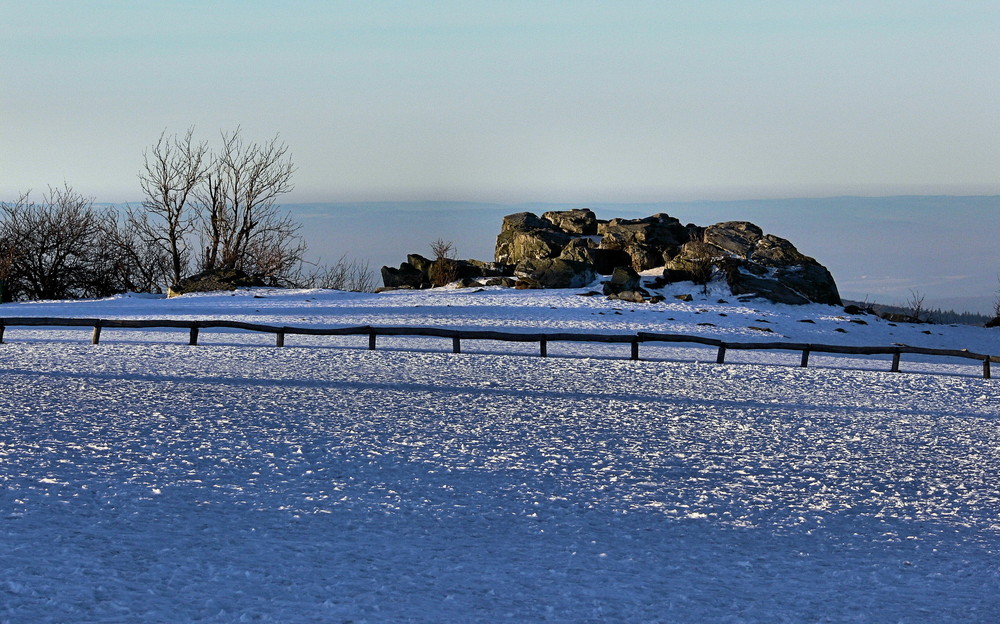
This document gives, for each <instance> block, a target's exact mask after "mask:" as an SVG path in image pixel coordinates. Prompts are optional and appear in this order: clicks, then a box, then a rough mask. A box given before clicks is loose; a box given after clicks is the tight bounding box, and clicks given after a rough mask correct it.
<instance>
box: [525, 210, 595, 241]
mask: <svg viewBox="0 0 1000 624" xmlns="http://www.w3.org/2000/svg"><path fill="white" fill-rule="evenodd" d="M529 214H530V213H529ZM542 218H543V219H545V220H546V221H548V222H549V223H551V224H552V225H554V226H555V227H556V229H558V230H560V231H562V232H565V233H567V234H573V235H576V236H593V235H594V234H597V215H595V214H594V211H593V210H588V209H586V208H577V209H576V210H553V211H550V212H546V213H544V214H543V215H542Z"/></svg>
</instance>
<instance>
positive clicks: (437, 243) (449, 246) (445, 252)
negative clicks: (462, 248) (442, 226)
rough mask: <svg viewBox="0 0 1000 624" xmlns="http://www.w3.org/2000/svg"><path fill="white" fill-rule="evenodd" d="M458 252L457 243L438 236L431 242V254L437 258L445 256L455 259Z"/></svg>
mask: <svg viewBox="0 0 1000 624" xmlns="http://www.w3.org/2000/svg"><path fill="white" fill-rule="evenodd" d="M456 253H457V250H456V249H455V243H453V242H451V241H446V240H444V239H443V238H438V239H436V240H434V241H433V242H431V254H432V255H433V256H434V259H435V260H441V259H444V258H448V259H450V260H454V259H455V255H456Z"/></svg>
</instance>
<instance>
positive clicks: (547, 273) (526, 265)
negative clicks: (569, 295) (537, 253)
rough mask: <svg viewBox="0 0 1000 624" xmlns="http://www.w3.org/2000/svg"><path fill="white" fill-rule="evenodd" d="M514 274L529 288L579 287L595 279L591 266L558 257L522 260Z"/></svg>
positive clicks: (595, 275) (595, 274)
mask: <svg viewBox="0 0 1000 624" xmlns="http://www.w3.org/2000/svg"><path fill="white" fill-rule="evenodd" d="M514 274H515V275H516V276H517V278H518V280H519V281H520V282H523V283H525V284H527V285H528V286H527V287H529V288H581V287H583V286H586V285H587V284H590V283H591V282H593V281H594V280H595V279H597V273H596V272H595V271H594V267H593V266H591V265H589V264H587V263H585V262H575V261H573V260H561V259H558V258H541V259H533V260H522V261H521V262H520V263H518V265H517V268H516V269H515V270H514Z"/></svg>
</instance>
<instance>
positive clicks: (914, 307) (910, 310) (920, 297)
mask: <svg viewBox="0 0 1000 624" xmlns="http://www.w3.org/2000/svg"><path fill="white" fill-rule="evenodd" d="M905 307H906V313H907V315H908V316H909V317H910V318H911V319H913V322H915V323H930V322H931V318H930V314H929V312H928V310H927V308H925V307H924V294H923V293H921V292H920V291H919V290H916V289H913V288H911V289H910V297H909V298H908V299H907V300H906V306H905Z"/></svg>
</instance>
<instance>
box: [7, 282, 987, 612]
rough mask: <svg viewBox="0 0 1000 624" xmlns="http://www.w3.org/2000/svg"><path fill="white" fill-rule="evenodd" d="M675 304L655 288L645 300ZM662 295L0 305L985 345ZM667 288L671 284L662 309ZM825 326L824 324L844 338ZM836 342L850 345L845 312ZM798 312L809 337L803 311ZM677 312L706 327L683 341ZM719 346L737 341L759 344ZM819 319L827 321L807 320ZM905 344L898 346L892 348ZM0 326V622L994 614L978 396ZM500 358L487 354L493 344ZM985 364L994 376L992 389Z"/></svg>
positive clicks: (324, 344) (98, 312) (699, 368)
mask: <svg viewBox="0 0 1000 624" xmlns="http://www.w3.org/2000/svg"><path fill="white" fill-rule="evenodd" d="M675 288H676V287H675ZM680 292H681V290H677V292H673V291H667V292H666V293H665V294H667V296H668V300H667V302H665V303H662V304H655V305H635V304H623V303H622V302H611V301H607V300H605V299H604V298H603V297H579V296H576V295H575V294H574V292H573V291H569V292H566V291H564V292H544V291H528V292H519V291H505V290H493V289H487V290H485V291H481V292H474V291H472V290H468V289H466V290H447V289H443V290H434V291H425V292H394V293H383V294H379V295H373V294H348V293H339V292H325V291H290V292H279V291H270V290H250V291H238V292H237V293H235V294H221V295H197V296H185V297H181V298H177V299H171V300H162V299H145V298H140V297H119V298H115V299H111V300H105V301H93V302H43V303H32V304H11V305H7V304H5V305H3V306H0V317H15V316H66V317H70V316H72V317H87V318H186V319H187V318H229V319H234V320H246V321H254V322H262V323H269V324H274V325H319V326H342V325H365V324H370V325H383V326H385V325H421V326H436V327H453V328H458V327H466V328H487V329H505V330H514V331H537V330H588V331H607V332H635V331H663V332H675V333H685V332H686V333H697V334H698V335H703V336H712V337H718V338H724V339H727V340H739V341H749V340H755V339H757V340H767V341H774V340H783V339H787V340H790V341H797V342H812V343H821V342H825V343H834V344H855V345H889V344H892V343H905V344H910V345H917V346H928V347H942V348H953V349H954V348H967V349H969V350H972V351H977V352H985V353H993V354H1000V330H985V329H981V328H971V327H942V326H911V325H902V324H900V325H897V326H890V325H889V324H888V323H886V322H885V321H880V320H877V319H874V318H873V317H848V316H847V315H844V314H843V313H842V311H841V310H840V309H838V308H831V307H826V306H809V307H790V306H774V305H766V304H762V303H760V302H757V301H752V302H745V303H740V302H738V301H736V300H735V299H732V300H731V301H729V302H727V303H719V302H718V300H719V295H718V294H717V293H716V294H713V295H711V296H706V297H702V296H698V295H697V294H696V293H693V294H696V296H695V300H694V301H693V302H690V303H684V302H680V301H676V300H674V299H673V297H672V295H673V294H679V293H680ZM685 292H690V291H685ZM852 319H853V321H852ZM858 320H863V321H865V324H861V323H858V322H856V321H858ZM803 321H812V322H803ZM706 323H710V324H706ZM751 327H758V328H759V327H767V328H769V329H771V330H772V332H762V331H761V330H760V329H750V328H751ZM838 329H839V330H843V331H837V330H838ZM925 332H929V333H925ZM89 339H90V332H89V331H87V330H86V329H75V330H66V329H35V328H32V329H24V328H17V327H10V328H8V329H7V331H6V335H5V344H4V345H2V346H0V354H2V359H0V622H10V623H12V624H13V623H21V622H242V621H250V622H253V621H260V622H493V621H497V620H501V621H514V622H744V621H748V622H844V621H857V622H949V621H950V622H995V621H997V613H998V612H1000V485H998V481H997V478H998V474H1000V432H998V425H1000V379H992V380H985V379H982V378H981V367H980V366H979V364H978V363H975V362H970V361H965V360H957V361H947V360H945V361H941V360H932V359H929V358H916V357H915V356H911V357H909V358H907V357H904V360H903V366H902V368H903V370H904V373H902V374H894V373H890V372H887V371H888V368H889V362H888V360H887V358H885V357H881V358H866V359H860V358H833V357H819V356H816V355H814V356H813V358H812V359H811V360H810V368H807V369H803V368H799V367H798V358H799V354H797V353H782V352H756V351H755V352H731V353H730V354H729V357H728V360H727V361H729V362H730V363H728V364H725V365H717V364H715V363H714V360H715V351H714V350H713V349H702V348H697V347H693V346H683V345H676V346H655V347H654V346H651V345H643V346H642V352H641V354H642V358H643V359H642V360H641V361H638V362H633V361H630V360H629V359H628V348H629V347H628V345H598V344H576V343H566V344H563V343H559V344H554V343H553V344H550V345H549V356H550V357H548V358H545V359H543V358H539V357H537V345H532V344H507V343H496V342H482V343H477V342H465V343H463V353H462V354H457V355H456V354H452V353H450V346H451V345H450V341H446V340H441V339H415V338H398V339H388V338H386V339H380V342H379V350H377V351H368V350H367V340H366V339H364V338H362V337H345V338H311V337H300V336H289V337H288V339H287V342H286V344H287V345H288V346H287V347H285V348H276V347H274V346H272V345H273V336H267V335H257V334H250V333H246V332H231V331H230V332H210V331H203V333H202V336H201V344H200V345H199V346H197V347H190V346H187V344H186V343H187V333H186V332H184V331H175V332H171V331H140V330H110V329H105V330H104V333H103V334H102V338H101V344H99V345H96V346H95V345H90V344H88V343H89ZM512 354H513V355H512ZM998 376H1000V375H998Z"/></svg>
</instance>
